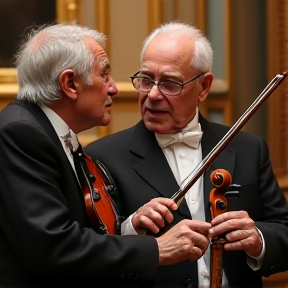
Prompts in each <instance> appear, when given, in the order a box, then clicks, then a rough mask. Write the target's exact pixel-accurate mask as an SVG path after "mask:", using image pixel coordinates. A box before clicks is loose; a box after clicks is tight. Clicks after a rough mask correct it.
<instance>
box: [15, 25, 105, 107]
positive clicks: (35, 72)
mask: <svg viewBox="0 0 288 288" xmlns="http://www.w3.org/2000/svg"><path fill="white" fill-rule="evenodd" d="M87 38H91V39H94V40H95V41H96V42H97V43H98V44H99V45H100V46H102V47H103V48H104V46H105V41H106V36H105V35H103V34H102V33H100V32H98V31H95V30H91V29H89V28H87V27H81V26H78V25H69V24H56V25H50V26H45V25H44V26H41V27H37V28H34V29H33V30H32V31H31V32H30V33H29V34H28V36H27V37H26V40H25V41H24V42H23V43H22V44H21V45H20V47H19V50H18V52H16V54H15V59H16V60H15V64H16V68H17V74H18V75H17V76H18V84H19V92H18V96H17V97H18V98H19V99H27V100H29V101H31V102H34V103H41V102H43V103H48V102H51V101H55V100H58V99H60V98H61V88H60V85H59V82H58V78H59V75H60V74H61V73H62V72H63V71H64V70H66V69H71V70H73V71H74V72H75V74H76V75H78V76H79V77H81V78H82V79H83V82H84V84H87V85H89V84H90V85H91V72H92V67H93V64H94V57H93V54H92V52H91V51H90V50H89V49H88V48H87V47H86V45H85V42H84V40H85V39H87Z"/></svg>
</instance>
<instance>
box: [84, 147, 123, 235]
mask: <svg viewBox="0 0 288 288" xmlns="http://www.w3.org/2000/svg"><path fill="white" fill-rule="evenodd" d="M80 164H81V169H82V172H83V174H84V180H85V183H84V185H83V187H82V190H83V194H84V199H85V205H86V210H87V214H88V217H89V219H90V222H91V224H92V225H93V227H94V228H95V230H96V231H97V232H98V233H100V234H120V225H121V221H120V215H119V212H118V209H117V207H116V205H115V203H114V201H113V199H112V198H111V195H110V194H111V193H112V192H114V191H115V190H116V189H117V187H116V185H115V183H114V181H113V179H112V177H111V175H110V174H109V172H108V170H107V169H106V168H105V166H104V165H103V164H102V163H101V162H100V161H98V160H97V159H96V160H95V162H93V160H92V159H91V157H89V156H88V155H87V154H85V153H84V152H83V153H82V154H81V155H80Z"/></svg>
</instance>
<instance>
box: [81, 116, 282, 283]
mask: <svg viewBox="0 0 288 288" xmlns="http://www.w3.org/2000/svg"><path fill="white" fill-rule="evenodd" d="M199 119H200V123H201V127H202V130H203V132H204V133H203V138H202V153H203V158H204V157H205V156H206V155H207V154H208V153H209V152H210V151H211V150H212V149H213V148H214V147H215V146H216V144H217V143H218V142H219V141H220V140H221V139H222V138H223V136H224V135H225V134H226V133H227V131H228V130H229V128H228V127H226V126H223V125H219V124H215V123H211V122H208V121H207V120H205V119H204V118H203V117H202V116H201V115H200V118H199ZM85 150H86V152H87V153H88V154H89V155H90V156H91V157H92V159H93V158H98V159H99V160H100V161H102V162H103V163H104V164H105V165H106V167H107V168H108V170H109V171H110V173H111V174H112V177H113V178H114V180H115V182H116V184H117V185H118V189H119V193H120V197H121V200H122V201H123V203H122V208H123V213H124V214H125V216H129V215H130V214H132V213H133V212H135V211H136V210H137V209H138V208H139V207H140V206H141V205H143V204H144V203H146V202H148V201H149V200H150V199H152V198H154V197H169V198H170V197H171V196H172V195H173V194H174V193H175V192H176V191H178V189H179V186H178V184H177V182H176V180H175V178H174V176H173V173H172V171H171V169H170V168H169V165H168V163H167V161H166V158H165V156H164V154H163V152H162V150H161V148H160V147H159V145H158V143H157V140H156V138H155V135H154V133H152V132H150V131H148V130H147V129H146V127H145V126H144V123H143V121H142V120H141V121H140V122H139V123H138V124H137V125H135V126H134V127H132V128H129V129H127V130H124V131H121V132H118V133H115V134H112V135H109V136H107V137H104V138H102V139H99V140H97V141H96V142H94V143H91V144H89V145H88V146H86V147H85ZM108 155H109V157H108ZM219 168H222V169H226V170H227V171H229V172H230V174H231V176H232V182H233V183H235V184H238V185H241V192H240V197H239V198H229V200H228V210H246V211H247V212H248V213H249V215H250V217H251V218H252V219H253V220H254V221H255V222H256V225H257V227H258V228H259V229H260V230H261V232H262V233H263V236H264V238H265V243H266V253H265V257H264V262H263V265H262V268H261V270H259V271H253V270H252V269H251V268H250V267H249V266H248V265H247V261H246V255H245V253H244V252H243V251H235V252H224V256H223V267H224V269H225V273H226V275H227V278H228V281H229V285H230V287H245V288H247V287H261V285H262V284H261V276H269V275H270V274H272V273H275V272H279V271H283V270H285V269H288V261H287V255H288V226H287V225H288V224H287V223H288V222H287V221H288V214H287V207H286V202H285V197H284V195H283V192H282V191H281V190H280V188H279V186H278V184H277V181H276V179H275V177H274V175H273V172H272V168H271V163H270V161H269V152H268V149H267V145H266V144H265V143H264V141H263V140H261V139H260V138H258V137H256V136H252V135H250V134H248V133H244V132H238V133H237V134H236V135H235V136H234V138H233V139H232V141H230V143H229V144H228V146H227V147H226V148H225V149H224V151H222V152H221V154H220V155H219V156H218V157H217V159H216V160H215V161H214V163H213V164H212V165H211V167H210V168H209V169H207V171H206V172H205V173H204V202H205V203H204V205H205V213H206V220H207V221H210V220H211V214H210V209H209V194H210V191H211V189H212V188H213V186H212V184H211V182H210V178H209V177H210V174H211V172H212V171H213V170H215V169H219ZM175 218H176V219H175V221H176V222H177V221H179V220H181V219H183V218H191V215H190V213H189V210H188V207H187V205H186V202H185V201H183V203H182V204H181V205H180V207H179V208H178V210H177V213H176V215H175ZM139 261H141V260H140V259H139ZM155 283H156V284H155V287H173V288H176V287H179V288H180V287H197V266H196V263H194V262H191V261H185V262H183V263H180V264H177V265H172V266H167V267H160V268H159V273H158V276H157V279H156V282H155ZM185 285H186V286H185Z"/></svg>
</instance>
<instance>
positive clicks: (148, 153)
mask: <svg viewBox="0 0 288 288" xmlns="http://www.w3.org/2000/svg"><path fill="white" fill-rule="evenodd" d="M130 150H131V152H132V153H133V154H134V155H135V161H134V162H135V165H134V169H135V171H136V172H137V173H138V174H139V175H140V176H141V177H142V178H143V179H145V181H146V182H147V183H149V185H150V186H152V187H153V188H154V189H155V190H156V191H157V192H158V193H159V194H160V196H163V197H166V198H171V197H172V196H173V195H174V193H175V192H177V191H178V190H179V185H178V183H177V181H176V180H175V177H174V175H173V173H172V171H171V169H170V167H169V165H168V162H167V160H166V157H165V155H164V153H163V151H162V149H161V148H160V147H159V145H158V142H157V140H156V138H155V134H154V133H153V132H150V131H149V130H147V129H146V128H145V126H144V124H143V121H140V122H139V123H138V124H137V126H136V127H135V133H134V137H133V139H132V143H131V146H130ZM178 213H179V214H183V215H184V216H185V217H186V218H191V215H190V212H189V209H188V206H187V204H186V201H183V202H182V204H181V205H180V207H179V208H178Z"/></svg>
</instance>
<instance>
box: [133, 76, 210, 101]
mask: <svg viewBox="0 0 288 288" xmlns="http://www.w3.org/2000/svg"><path fill="white" fill-rule="evenodd" d="M139 73H140V71H138V72H137V73H136V74H134V75H133V76H130V79H131V81H132V84H133V86H134V88H135V89H137V90H138V91H141V92H149V91H150V90H151V89H152V87H153V86H154V85H156V86H157V87H158V89H159V91H160V92H161V93H162V94H163V95H165V96H177V95H179V94H181V92H182V89H183V87H184V86H186V85H188V84H189V83H191V82H193V81H195V80H196V79H198V78H199V77H200V76H201V75H203V74H205V73H206V72H202V73H200V74H198V75H197V76H195V77H193V78H192V79H190V80H188V81H187V82H185V83H178V82H175V81H171V80H159V81H154V80H152V79H150V78H148V77H144V76H137V75H138V74H139Z"/></svg>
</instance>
